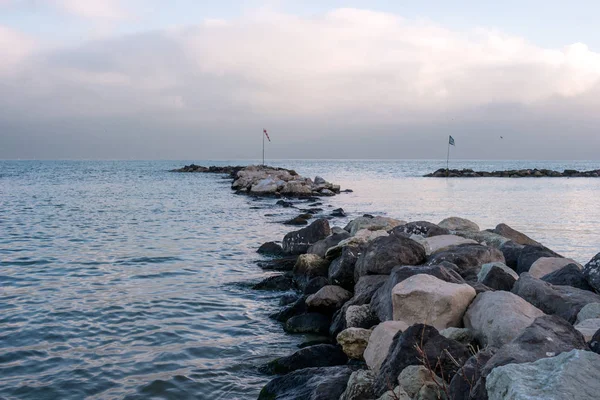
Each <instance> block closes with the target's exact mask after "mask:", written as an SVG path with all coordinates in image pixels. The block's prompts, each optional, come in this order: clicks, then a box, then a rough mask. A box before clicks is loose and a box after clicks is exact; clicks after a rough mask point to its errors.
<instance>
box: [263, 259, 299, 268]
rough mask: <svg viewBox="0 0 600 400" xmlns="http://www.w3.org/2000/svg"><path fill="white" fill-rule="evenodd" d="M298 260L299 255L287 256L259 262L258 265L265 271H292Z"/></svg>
mask: <svg viewBox="0 0 600 400" xmlns="http://www.w3.org/2000/svg"><path fill="white" fill-rule="evenodd" d="M296 261H298V256H287V257H283V258H275V259H272V260H265V261H259V262H257V265H258V266H259V267H260V268H262V269H264V270H265V271H291V270H293V269H294V265H296Z"/></svg>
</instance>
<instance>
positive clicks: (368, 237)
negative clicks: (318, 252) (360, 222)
mask: <svg viewBox="0 0 600 400" xmlns="http://www.w3.org/2000/svg"><path fill="white" fill-rule="evenodd" d="M387 236H389V234H388V233H387V231H369V230H367V229H362V230H360V231H358V232H357V233H356V235H354V236H352V237H350V238H348V239H345V240H342V241H341V242H339V243H338V245H337V246H334V247H332V248H330V249H329V250H327V253H326V254H325V257H326V258H327V259H329V260H333V259H335V258H337V257H339V256H340V254H341V253H342V249H343V248H344V247H347V246H352V247H356V248H363V247H365V246H366V245H367V244H369V243H371V242H372V241H373V240H375V239H377V238H378V237H387Z"/></svg>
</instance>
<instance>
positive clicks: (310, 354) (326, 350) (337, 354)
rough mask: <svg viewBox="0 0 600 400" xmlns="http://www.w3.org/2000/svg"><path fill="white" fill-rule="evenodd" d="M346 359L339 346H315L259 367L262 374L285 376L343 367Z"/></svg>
mask: <svg viewBox="0 0 600 400" xmlns="http://www.w3.org/2000/svg"><path fill="white" fill-rule="evenodd" d="M347 361H348V357H346V354H344V352H343V351H342V349H341V348H340V347H339V346H334V345H331V344H317V345H314V346H309V347H305V348H303V349H301V350H298V351H297V352H295V353H294V354H292V355H290V356H287V357H281V358H277V359H275V360H273V361H271V362H269V363H267V364H265V365H263V366H261V367H259V371H260V372H262V373H264V374H287V373H289V372H292V371H296V370H298V369H303V368H313V367H332V366H335V365H344V364H346V362H347Z"/></svg>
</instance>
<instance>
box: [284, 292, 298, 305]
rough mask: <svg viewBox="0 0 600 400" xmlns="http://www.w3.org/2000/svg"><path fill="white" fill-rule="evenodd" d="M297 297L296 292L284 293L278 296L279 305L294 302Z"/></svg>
mask: <svg viewBox="0 0 600 400" xmlns="http://www.w3.org/2000/svg"><path fill="white" fill-rule="evenodd" d="M299 298H300V296H299V295H297V294H296V293H284V294H283V295H282V296H281V297H280V298H279V305H280V306H287V305H288V304H292V303H295V302H296V301H297V300H298V299H299Z"/></svg>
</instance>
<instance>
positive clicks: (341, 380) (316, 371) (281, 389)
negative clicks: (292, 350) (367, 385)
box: [258, 366, 352, 400]
mask: <svg viewBox="0 0 600 400" xmlns="http://www.w3.org/2000/svg"><path fill="white" fill-rule="evenodd" d="M351 374H352V370H351V369H350V368H348V367H345V366H340V367H321V368H305V369H300V370H297V371H294V372H291V373H289V374H287V375H284V376H280V377H277V378H275V379H273V380H272V381H270V382H269V383H267V385H266V386H265V387H264V388H263V389H262V390H261V392H260V394H259V395H258V400H275V399H280V400H338V399H339V398H340V396H341V395H342V393H344V390H346V385H347V384H348V379H350V375H351Z"/></svg>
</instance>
